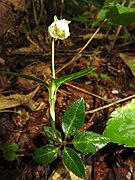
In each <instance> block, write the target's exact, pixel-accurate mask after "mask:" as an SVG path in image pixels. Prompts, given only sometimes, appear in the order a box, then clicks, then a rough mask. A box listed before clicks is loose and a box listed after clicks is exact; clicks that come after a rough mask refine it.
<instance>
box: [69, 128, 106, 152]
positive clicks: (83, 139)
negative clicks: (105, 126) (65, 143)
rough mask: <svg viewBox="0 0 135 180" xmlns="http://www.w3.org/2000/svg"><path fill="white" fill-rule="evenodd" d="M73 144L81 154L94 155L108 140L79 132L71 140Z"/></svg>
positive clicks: (97, 135)
mask: <svg viewBox="0 0 135 180" xmlns="http://www.w3.org/2000/svg"><path fill="white" fill-rule="evenodd" d="M72 142H73V144H74V146H75V148H76V149H77V150H79V151H80V152H82V153H85V154H87V153H94V152H96V151H98V150H99V149H101V148H103V147H104V146H105V145H106V144H107V143H108V142H109V139H108V138H107V137H104V136H102V135H100V134H97V133H94V132H88V131H86V132H80V133H79V134H77V135H76V136H75V137H74V139H73V141H72Z"/></svg>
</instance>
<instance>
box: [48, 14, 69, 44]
mask: <svg viewBox="0 0 135 180" xmlns="http://www.w3.org/2000/svg"><path fill="white" fill-rule="evenodd" d="M70 22H71V21H67V20H65V19H61V20H58V19H57V17H56V16H54V22H53V23H52V24H51V25H50V26H49V27H48V31H49V33H50V36H51V37H52V38H54V39H56V40H57V39H60V40H64V39H66V38H67V37H68V36H70V32H69V26H68V25H69V23H70Z"/></svg>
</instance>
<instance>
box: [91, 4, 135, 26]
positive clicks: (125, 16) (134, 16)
mask: <svg viewBox="0 0 135 180" xmlns="http://www.w3.org/2000/svg"><path fill="white" fill-rule="evenodd" d="M106 18H107V19H109V20H111V21H113V22H115V23H117V24H119V25H128V24H130V23H133V22H135V8H128V7H125V6H123V5H121V4H119V3H117V2H114V1H113V2H111V3H109V4H108V3H107V4H106V6H104V7H103V8H102V9H101V10H100V11H99V13H98V15H97V18H96V20H95V21H94V22H93V26H95V25H97V24H98V23H99V22H101V21H102V20H104V19H106Z"/></svg>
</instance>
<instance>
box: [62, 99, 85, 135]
mask: <svg viewBox="0 0 135 180" xmlns="http://www.w3.org/2000/svg"><path fill="white" fill-rule="evenodd" d="M84 119H85V105H84V99H83V98H81V99H79V100H77V101H76V102H74V103H72V104H71V105H70V106H69V107H68V108H67V110H66V112H65V113H64V116H63V122H62V129H63V132H64V133H65V135H66V136H70V135H74V134H75V133H76V132H77V131H78V130H80V128H81V127H82V125H83V122H84Z"/></svg>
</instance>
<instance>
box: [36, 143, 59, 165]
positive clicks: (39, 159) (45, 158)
mask: <svg viewBox="0 0 135 180" xmlns="http://www.w3.org/2000/svg"><path fill="white" fill-rule="evenodd" d="M57 155H58V148H56V147H55V146H53V145H49V144H48V145H44V146H42V147H40V148H38V149H37V150H36V151H35V152H34V154H33V160H34V162H36V163H39V164H49V163H51V162H53V161H54V160H55V159H56V158H57Z"/></svg>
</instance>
